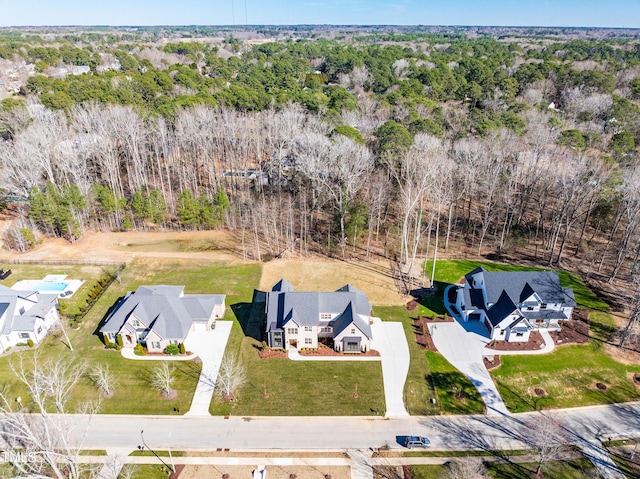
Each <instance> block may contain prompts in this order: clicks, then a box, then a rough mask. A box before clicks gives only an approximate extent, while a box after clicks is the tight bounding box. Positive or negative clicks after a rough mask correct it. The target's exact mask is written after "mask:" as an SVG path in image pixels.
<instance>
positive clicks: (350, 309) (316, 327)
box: [265, 279, 372, 353]
mask: <svg viewBox="0 0 640 479" xmlns="http://www.w3.org/2000/svg"><path fill="white" fill-rule="evenodd" d="M265 330H266V337H267V343H268V344H269V346H271V347H272V348H283V349H287V350H289V349H292V348H300V349H302V348H310V349H315V348H317V347H318V342H325V343H326V344H329V345H331V346H332V347H333V349H334V350H336V351H342V352H349V353H360V352H366V351H369V350H370V349H371V339H372V337H371V304H370V303H369V300H368V299H367V297H366V295H365V294H364V293H363V292H362V291H359V290H358V289H356V288H354V287H353V286H351V285H346V286H343V287H342V288H340V289H338V290H337V291H333V292H326V293H325V292H298V291H295V290H294V288H293V286H292V285H291V284H290V283H289V282H287V280H285V279H281V280H280V281H278V283H276V284H275V285H274V287H273V288H272V289H271V291H270V292H268V293H267V298H266V309H265Z"/></svg>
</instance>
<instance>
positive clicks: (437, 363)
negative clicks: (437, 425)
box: [426, 351, 486, 414]
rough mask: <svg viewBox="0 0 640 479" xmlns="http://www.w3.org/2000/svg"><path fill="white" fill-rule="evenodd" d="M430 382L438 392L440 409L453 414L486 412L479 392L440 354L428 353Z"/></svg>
mask: <svg viewBox="0 0 640 479" xmlns="http://www.w3.org/2000/svg"><path fill="white" fill-rule="evenodd" d="M426 353H427V360H428V361H429V367H430V368H431V374H430V375H429V382H430V383H431V384H432V385H433V386H434V387H435V389H436V391H437V392H438V399H439V401H440V408H441V410H442V411H443V412H447V413H451V414H483V413H484V412H485V410H486V408H485V405H484V402H483V401H482V398H481V397H480V394H478V390H477V389H476V388H475V387H474V386H473V384H471V382H470V381H469V380H468V379H467V378H466V377H465V376H464V375H463V374H462V373H461V372H460V371H458V370H457V369H456V368H454V367H453V366H452V365H451V363H449V361H447V360H446V359H445V358H444V357H443V356H442V355H441V354H440V353H434V352H432V351H427V352H426Z"/></svg>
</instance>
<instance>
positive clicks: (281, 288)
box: [271, 278, 293, 291]
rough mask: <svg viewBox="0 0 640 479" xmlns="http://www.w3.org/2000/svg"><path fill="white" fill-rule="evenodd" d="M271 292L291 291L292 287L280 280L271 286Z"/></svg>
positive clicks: (287, 282)
mask: <svg viewBox="0 0 640 479" xmlns="http://www.w3.org/2000/svg"><path fill="white" fill-rule="evenodd" d="M271 291H293V286H292V285H291V283H289V281H287V280H286V279H284V278H282V279H281V280H280V281H278V282H277V283H276V284H274V285H273V288H271Z"/></svg>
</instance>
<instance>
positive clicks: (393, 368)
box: [371, 318, 409, 417]
mask: <svg viewBox="0 0 640 479" xmlns="http://www.w3.org/2000/svg"><path fill="white" fill-rule="evenodd" d="M371 333H372V335H373V340H372V341H371V348H372V349H375V350H376V351H378V352H379V353H380V356H381V357H382V377H383V382H384V397H385V401H386V403H387V412H386V413H385V416H387V417H402V416H408V415H409V413H408V412H407V410H406V409H405V408H404V383H405V382H406V380H407V373H408V372H409V344H408V343H407V336H406V335H405V334H404V328H403V327H402V323H398V322H392V321H388V322H387V321H385V322H383V321H382V320H380V318H373V324H372V325H371Z"/></svg>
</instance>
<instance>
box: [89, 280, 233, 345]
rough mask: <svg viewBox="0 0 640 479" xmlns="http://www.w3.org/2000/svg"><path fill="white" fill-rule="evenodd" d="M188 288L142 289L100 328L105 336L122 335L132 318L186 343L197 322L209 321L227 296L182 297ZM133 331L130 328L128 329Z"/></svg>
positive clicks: (120, 306) (114, 312) (161, 335)
mask: <svg viewBox="0 0 640 479" xmlns="http://www.w3.org/2000/svg"><path fill="white" fill-rule="evenodd" d="M183 290H184V286H165V285H159V286H140V287H139V288H138V289H137V291H136V292H135V293H133V292H130V293H128V294H127V295H126V296H125V297H124V298H123V299H122V301H121V302H120V303H119V304H117V305H116V307H115V309H114V311H113V312H112V313H111V315H110V316H109V318H107V320H106V322H105V324H104V325H103V326H102V328H100V332H101V333H118V332H120V330H121V329H122V328H123V326H124V325H125V323H126V322H127V320H128V319H129V318H130V316H131V315H132V314H134V316H135V317H136V318H137V319H138V320H139V321H140V322H141V323H142V324H144V325H145V326H146V327H147V328H149V329H151V330H152V331H154V332H155V333H156V334H158V335H159V336H160V337H161V338H164V339H174V338H175V339H184V338H185V337H186V335H187V333H188V332H189V329H190V328H191V324H192V323H193V321H198V320H207V319H208V318H209V317H210V316H211V314H212V313H213V308H214V307H215V306H216V305H217V304H224V299H225V295H223V294H211V295H207V294H191V295H184V296H181V294H182V292H183ZM127 329H130V328H127Z"/></svg>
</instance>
